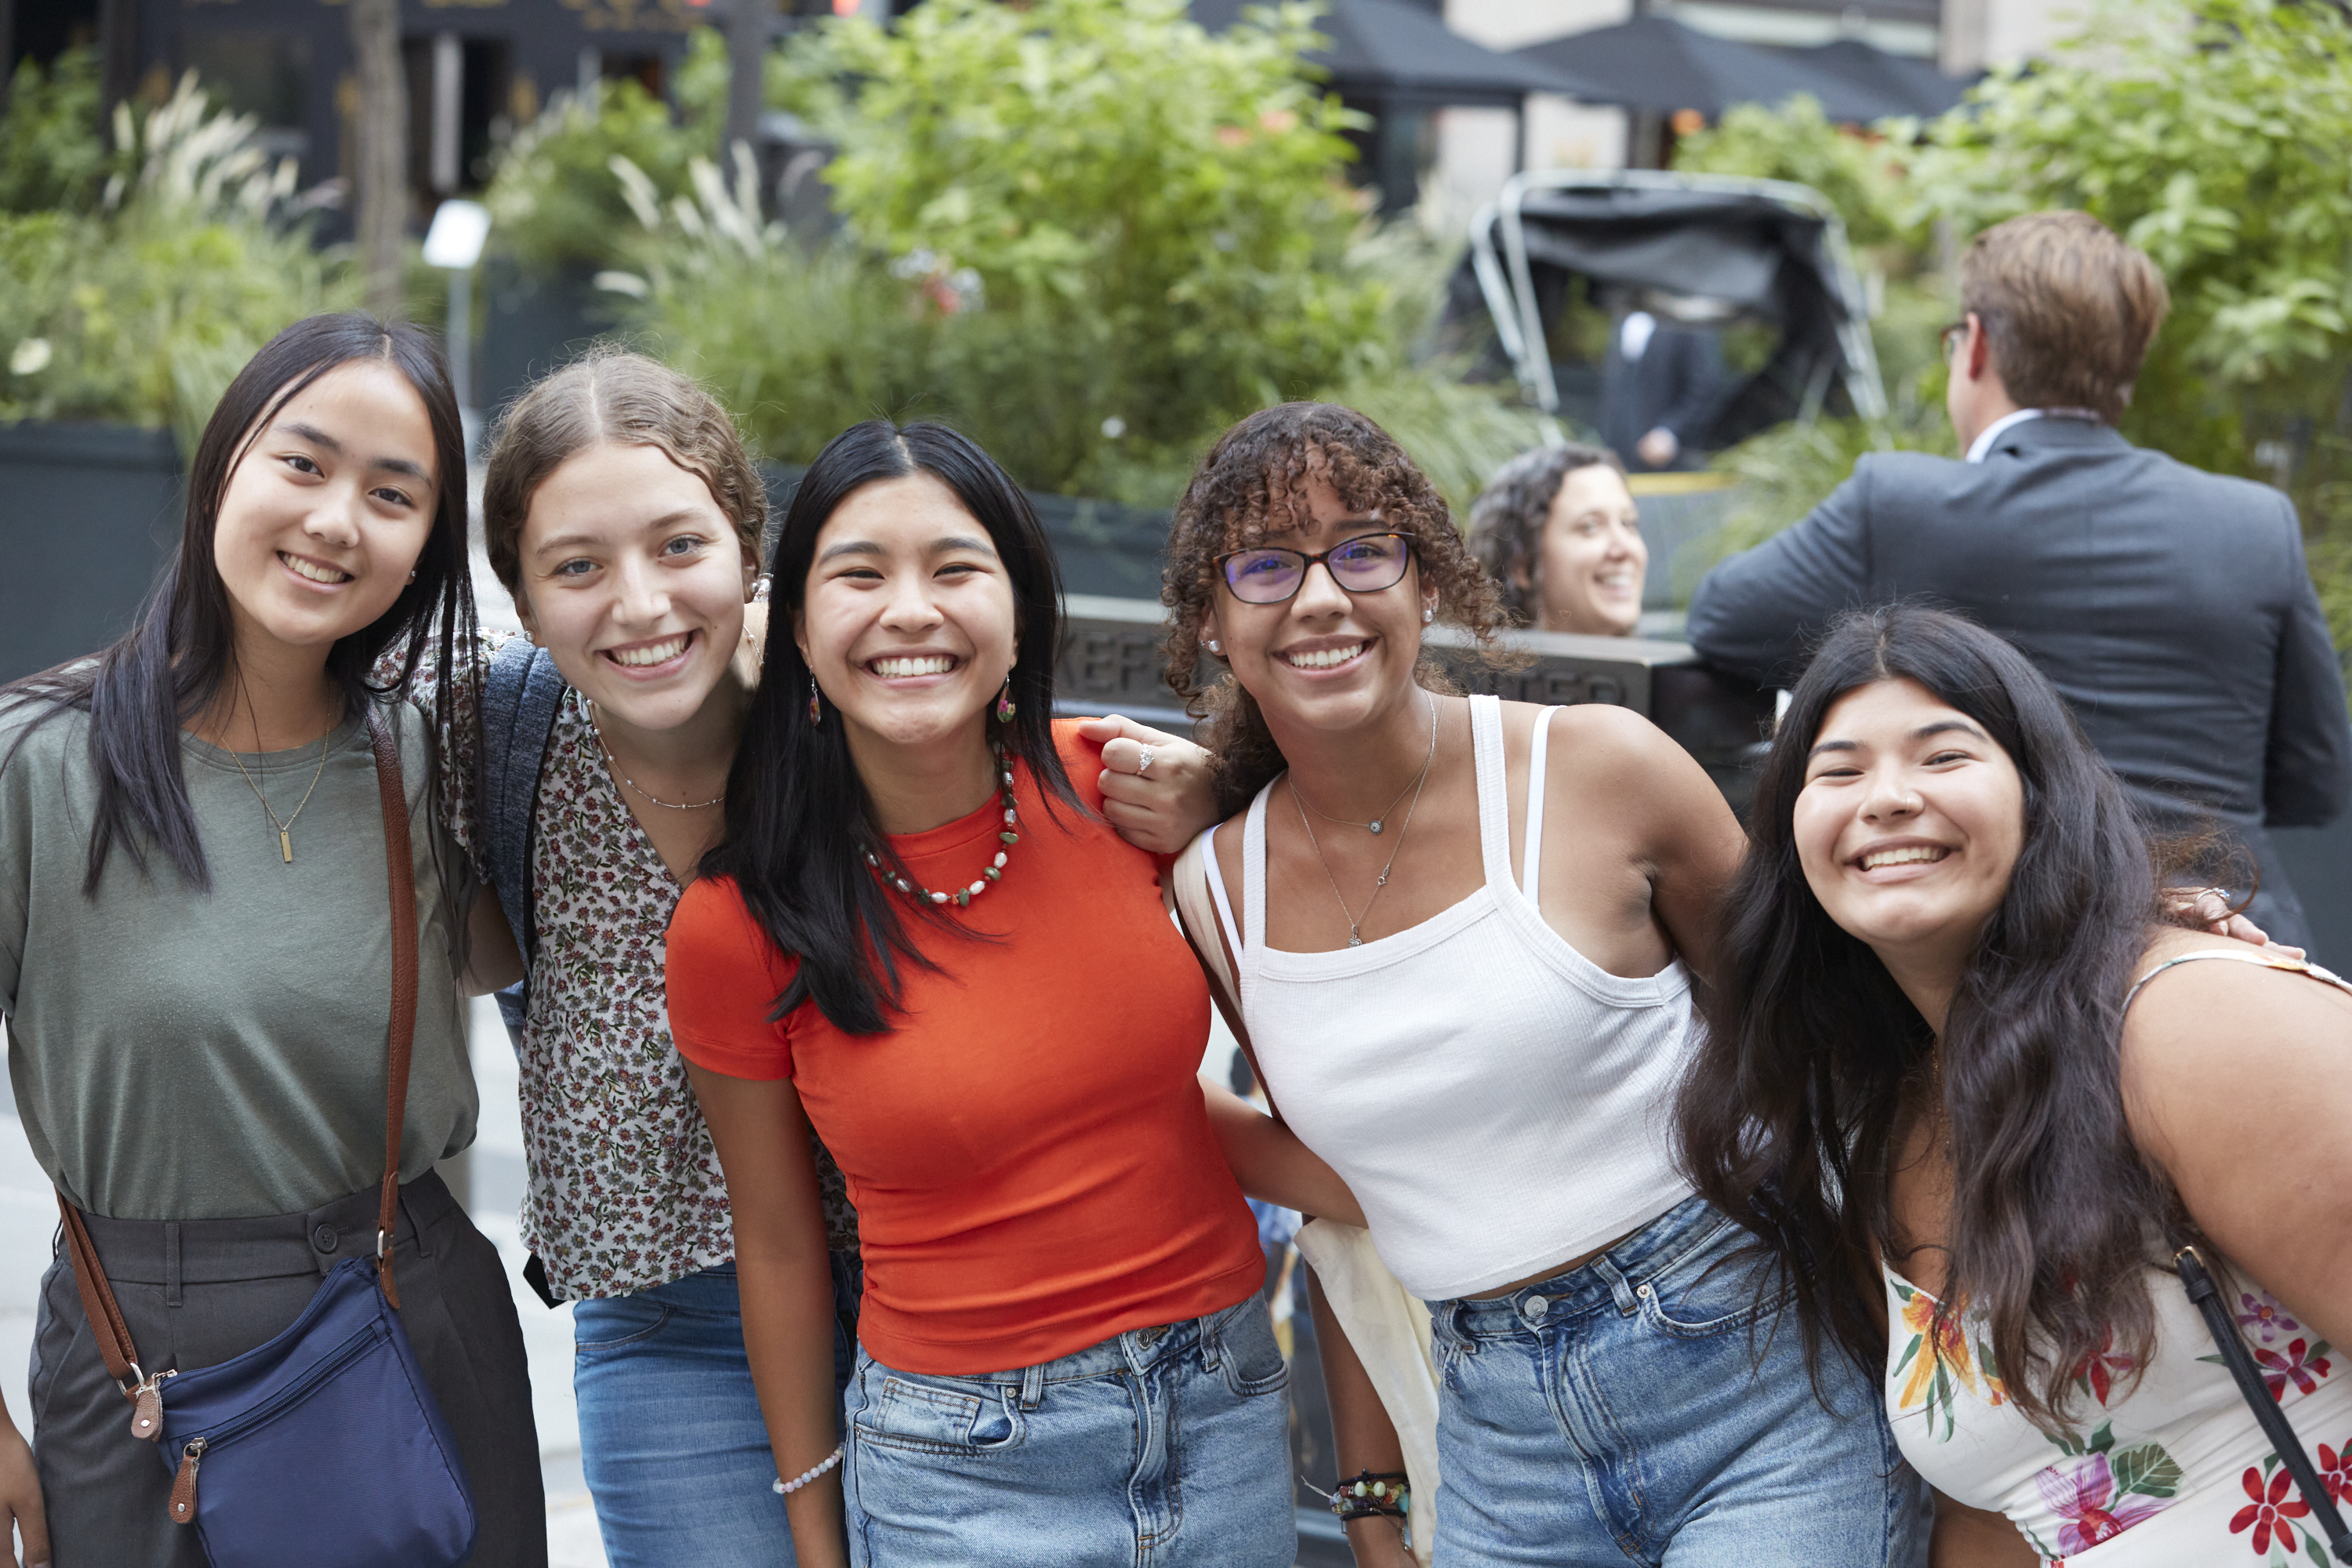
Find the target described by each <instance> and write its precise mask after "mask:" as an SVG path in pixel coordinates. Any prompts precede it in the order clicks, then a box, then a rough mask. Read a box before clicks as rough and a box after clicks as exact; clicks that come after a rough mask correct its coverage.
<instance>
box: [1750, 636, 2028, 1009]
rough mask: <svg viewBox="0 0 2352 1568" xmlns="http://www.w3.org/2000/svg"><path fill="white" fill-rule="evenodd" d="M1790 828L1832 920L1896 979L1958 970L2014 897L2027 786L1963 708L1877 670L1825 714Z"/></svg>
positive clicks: (1807, 874) (1955, 973) (1955, 974)
mask: <svg viewBox="0 0 2352 1568" xmlns="http://www.w3.org/2000/svg"><path fill="white" fill-rule="evenodd" d="M1793 826H1794V833H1795V839H1796V845H1797V853H1798V858H1799V859H1800V860H1801V862H1802V864H1803V866H1804V871H1805V880H1806V882H1807V883H1808V884H1810V885H1811V888H1812V890H1813V896H1814V897H1815V898H1817V899H1819V900H1821V904H1822V910H1824V911H1826V912H1827V913H1828V915H1829V917H1830V918H1831V919H1832V920H1833V921H1836V922H1837V923H1838V925H1839V926H1840V927H1842V928H1843V930H1845V931H1847V932H1848V933H1849V934H1851V935H1853V936H1854V937H1857V938H1859V939H1860V940H1861V941H1863V942H1866V943H1868V944H1869V945H1870V946H1871V947H1872V948H1873V949H1874V951H1876V952H1877V953H1878V955H1879V956H1880V958H1882V959H1884V960H1885V961H1886V963H1887V964H1888V967H1889V968H1890V969H1892V970H1895V971H1896V972H1897V975H1898V978H1900V977H1901V975H1902V973H1903V972H1904V971H1905V970H1906V969H1908V970H1911V971H1913V972H1917V971H1918V970H1919V969H1920V967H1921V966H1923V965H1924V966H1927V968H1929V969H1933V970H1936V971H1940V972H1945V973H1948V977H1949V979H1950V980H1957V978H1958V973H1959V971H1960V969H1961V968H1962V967H1963V966H1964V965H1965V964H1966V963H1967V962H1968V958H1969V953H1971V952H1973V951H1974V950H1975V947H1976V942H1977V939H1978V937H1979V934H1980V933H1981V932H1982V931H1983V930H1984V927H1985V922H1986V921H1988V920H1990V918H1991V916H1992V913H1993V911H1994V910H1996V909H1998V908H1999V907H2000V901H2001V900H2002V899H2003V898H2004V897H2005V896H2007V894H2008V891H2009V879H2010V874H2011V871H2012V870H2013V869H2015V868H2016V865H2017V857H2018V854H2019V852H2020V851H2021V848H2022V847H2023V846H2024V840H2025V786H2024V784H2023V781H2022V780H2021V779H2020V777H2019V776H2018V772H2017V765H2016V763H2014V762H2013V761H2011V757H2010V754H2009V753H2008V752H2006V751H2004V750H2002V749H2001V747H2000V745H1999V744H1998V743H1996V742H1994V741H1992V740H1991V739H1990V738H1989V737H1988V736H1987V735H1986V734H1985V733H1984V731H1982V730H1981V729H1979V727H1978V725H1977V724H1976V722H1975V721H1972V720H1970V719H1969V717H1968V716H1967V715H1966V714H1964V713H1962V712H1960V711H1959V710H1958V709H1956V708H1953V707H1951V706H1949V705H1948V704H1947V703H1945V702H1944V701H1943V700H1940V699H1939V698H1937V697H1936V696H1935V695H1934V694H1933V693H1932V692H1930V691H1928V690H1927V688H1925V687H1923V686H1921V685H1920V684H1919V683H1918V682H1916V681H1915V680H1909V679H1894V680H1878V681H1873V682H1872V683H1870V684H1869V685H1867V686H1860V687H1856V688H1855V689H1853V690H1852V691H1849V692H1847V693H1846V694H1845V695H1844V696H1843V697H1842V698H1840V699H1838V700H1837V701H1836V702H1835V703H1834V704H1832V706H1831V708H1830V710H1829V711H1828V712H1827V713H1826V714H1825V715H1823V717H1822V727H1821V731H1820V732H1819V733H1818V734H1817V735H1816V736H1815V737H1814V743H1813V748H1812V752H1811V755H1810V757H1809V758H1808V760H1807V763H1806V766H1805V784H1804V787H1803V789H1802V790H1801V791H1800V792H1799V794H1798V795H1797V800H1796V809H1795V816H1794V822H1793ZM1947 984H1948V982H1947Z"/></svg>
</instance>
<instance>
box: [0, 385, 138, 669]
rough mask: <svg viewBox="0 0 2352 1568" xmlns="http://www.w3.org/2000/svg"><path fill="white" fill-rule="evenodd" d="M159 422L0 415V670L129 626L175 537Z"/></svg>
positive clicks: (61, 654) (47, 659)
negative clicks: (9, 420)
mask: <svg viewBox="0 0 2352 1568" xmlns="http://www.w3.org/2000/svg"><path fill="white" fill-rule="evenodd" d="M181 507H182V500H181V475H180V458H179V453H178V450H177V447H176V446H175V445H174V443H173V439H172V433H171V432H170V431H168V430H142V429H138V428H135V427H133V426H127V425H80V424H65V423H56V424H49V423H38V422H34V423H26V424H21V425H0V561H5V563H6V569H5V571H0V680H14V679H16V678H17V677H19V676H25V675H30V674H32V673H33V672H34V671H36V670H39V669H47V668H48V667H49V666H51V665H53V664H58V663H62V662H63V661H64V660H66V659H68V658H73V657H74V656H75V655H77V654H85V653H90V652H94V651H96V650H97V649H98V648H100V647H104V646H105V645H106V644H108V643H110V642H111V641H113V640H114V639H115V638H116V637H121V635H122V634H123V633H124V632H125V631H127V630H129V629H130V626H131V621H132V619H133V618H134V617H135V616H137V614H138V611H139V605H140V604H141V602H142V600H143V599H144V598H145V597H146V595H147V591H148V590H149V588H151V587H152V586H153V584H154V581H155V576H156V574H157V573H158V572H159V571H161V570H162V568H163V563H164V562H165V561H166V560H167V559H169V558H170V555H171V553H172V551H173V548H174V547H175V546H176V545H177V544H178V543H179V542H180V524H181Z"/></svg>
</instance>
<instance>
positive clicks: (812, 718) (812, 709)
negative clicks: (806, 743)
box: [809, 675, 824, 724]
mask: <svg viewBox="0 0 2352 1568" xmlns="http://www.w3.org/2000/svg"><path fill="white" fill-rule="evenodd" d="M809 722H810V723H812V724H822V723H824V705H823V704H821V703H820V702H818V701H817V700H816V677H815V676H814V675H812V676H810V677H809Z"/></svg>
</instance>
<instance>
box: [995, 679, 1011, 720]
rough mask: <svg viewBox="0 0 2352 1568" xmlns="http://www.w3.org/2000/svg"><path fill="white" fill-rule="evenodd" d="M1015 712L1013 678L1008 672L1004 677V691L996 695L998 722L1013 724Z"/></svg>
mask: <svg viewBox="0 0 2352 1568" xmlns="http://www.w3.org/2000/svg"><path fill="white" fill-rule="evenodd" d="M1013 711H1014V710H1013V676H1012V674H1011V672H1009V671H1008V672H1007V673H1006V675H1005V677H1004V689H1003V690H1002V691H1000V692H998V693H997V694H996V721H997V722H998V723H1000V724H1010V723H1012V722H1013Z"/></svg>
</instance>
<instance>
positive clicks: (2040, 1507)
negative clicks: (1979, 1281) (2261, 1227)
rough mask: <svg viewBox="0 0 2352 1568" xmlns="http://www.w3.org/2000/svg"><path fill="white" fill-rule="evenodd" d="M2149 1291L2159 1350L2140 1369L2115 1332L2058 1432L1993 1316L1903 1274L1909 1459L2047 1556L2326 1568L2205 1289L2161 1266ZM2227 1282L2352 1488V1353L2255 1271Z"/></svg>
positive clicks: (1901, 1340)
mask: <svg viewBox="0 0 2352 1568" xmlns="http://www.w3.org/2000/svg"><path fill="white" fill-rule="evenodd" d="M2148 1288H2149V1290H2150V1291H2151V1292H2152V1294H2153V1298H2154V1300H2155V1304H2156V1321H2157V1338H2156V1346H2157V1349H2156V1354H2155V1356H2154V1357H2153V1359H2152V1360H2151V1362H2150V1363H2149V1364H2148V1366H2147V1368H2145V1369H2141V1368H2138V1367H2136V1366H2135V1365H2134V1364H2133V1363H2132V1361H2131V1360H2130V1358H2128V1357H2126V1356H2123V1355H2120V1354H2117V1353H2116V1352H2115V1350H2114V1347H2113V1345H2112V1344H2109V1345H2107V1346H2105V1347H2102V1349H2101V1350H2100V1351H2099V1352H2097V1353H2095V1354H2093V1355H2091V1356H2088V1357H2086V1358H2085V1359H2084V1362H2083V1363H2082V1364H2081V1365H2080V1366H2078V1367H2076V1368H2075V1369H2074V1387H2075V1391H2076V1393H2077V1394H2079V1396H2080V1397H2079V1399H2078V1400H2077V1402H2076V1403H2075V1405H2074V1407H2073V1413H2074V1416H2075V1417H2076V1420H2077V1423H2078V1424H2077V1426H2074V1428H2073V1429H2070V1430H2069V1431H2067V1432H2066V1433H2065V1434H2063V1436H2058V1437H2052V1436H2048V1435H2047V1434H2045V1433H2043V1432H2042V1431H2041V1430H2039V1429H2038V1428H2036V1427H2035V1426H2032V1424H2031V1423H2030V1422H2028V1421H2027V1420H2026V1419H2025V1418H2024V1417H2023V1416H2021V1415H2019V1414H2018V1413H2017V1411H2016V1409H2015V1407H2014V1406H2012V1405H2010V1404H2009V1401H2008V1390H2007V1386H2006V1384H2004V1383H2003V1381H2002V1379H2001V1375H2000V1370H1999V1368H1997V1367H1996V1366H1995V1365H1994V1364H1993V1356H1992V1346H1991V1343H1990V1340H1991V1335H1990V1331H1989V1330H1988V1328H1987V1325H1986V1321H1985V1319H1984V1315H1983V1314H1982V1313H1981V1312H1979V1311H1974V1310H1966V1309H1964V1310H1960V1311H1958V1313H1947V1314H1945V1316H1944V1318H1943V1320H1942V1321H1941V1322H1938V1321H1937V1317H1936V1301H1935V1299H1934V1298H1933V1297H1931V1296H1929V1295H1928V1294H1927V1292H1926V1291H1925V1290H1922V1289H1918V1288H1917V1287H1916V1286H1915V1285H1912V1284H1910V1283H1909V1282H1908V1281H1906V1280H1905V1279H1902V1278H1900V1277H1899V1276H1897V1275H1895V1273H1893V1272H1892V1271H1888V1272H1887V1273H1886V1291H1887V1314H1888V1321H1889V1323H1890V1324H1891V1325H1892V1327H1893V1334H1892V1336H1891V1340H1890V1344H1889V1349H1888V1355H1887V1369H1888V1370H1887V1374H1886V1411H1887V1415H1889V1417H1891V1418H1892V1420H1893V1421H1894V1424H1895V1440H1896V1441H1897V1442H1898V1443H1899V1444H1901V1446H1902V1448H1903V1454H1904V1457H1905V1458H1907V1459H1909V1460H1910V1461H1911V1464H1912V1466H1913V1468H1916V1469H1917V1470H1918V1471H1919V1473H1920V1474H1921V1475H1923V1476H1925V1477H1927V1479H1928V1481H1929V1482H1930V1483H1932V1484H1933V1485H1934V1486H1935V1487H1936V1489H1937V1490H1938V1491H1941V1492H1943V1493H1944V1494H1945V1495H1947V1496H1948V1497H1950V1498H1952V1499H1954V1500H1957V1501H1959V1502H1963V1503H1966V1504H1968V1505H1969V1506H1970V1507H1972V1508H1981V1509H1989V1510H1995V1511H1998V1512H2000V1513H2003V1514H2006V1515H2008V1517H2009V1520H2010V1522H2011V1523H2012V1524H2014V1525H2016V1526H2017V1528H2018V1531H2020V1533H2021V1534H2022V1535H2023V1536H2024V1537H2025V1539H2026V1541H2027V1542H2029V1543H2030V1544H2031V1545H2032V1547H2033V1549H2034V1550H2035V1551H2036V1552H2040V1553H2041V1554H2042V1560H2043V1561H2044V1562H2045V1563H2053V1564H2065V1565H2067V1568H2106V1565H2122V1568H2222V1565H2226V1564H2230V1563H2246V1564H2248V1565H2249V1568H2278V1565H2281V1564H2287V1563H2303V1562H2306V1561H2307V1562H2310V1563H2316V1564H2319V1565H2320V1568H2326V1563H2327V1562H2328V1561H2329V1559H2328V1556H2327V1545H2326V1542H2325V1541H2324V1540H2323V1539H2321V1537H2320V1536H2319V1535H2318V1533H2317V1532H2316V1531H2315V1529H2314V1527H2313V1521H2312V1520H2311V1517H2310V1510H2309V1508H2308V1507H2306V1506H2305V1503H2304V1501H2303V1499H2302V1498H2301V1497H2300V1496H2299V1495H2298V1494H2297V1493H2296V1491H2295V1487H2294V1479H2293V1478H2292V1477H2291V1476H2289V1475H2288V1474H2287V1471H2286V1468H2285V1467H2284V1466H2283V1465H2282V1464H2280V1463H2279V1458H2278V1455H2277V1454H2276V1453H2275V1452H2273V1449H2272V1447H2271V1444H2270V1440H2269V1439H2268V1438H2267V1437H2265V1436H2263V1429H2262V1427H2261V1426H2260V1425H2259V1424H2258V1423H2257V1422H2256V1421H2255V1419H2254V1415H2253V1412H2252V1411H2251V1410H2249V1409H2247V1408H2246V1405H2245V1402H2244V1400H2243V1399H2242V1397H2241V1396H2240V1395H2239V1393H2238V1385H2237V1384H2236V1383H2235V1382H2234V1381H2233V1380H2232V1379H2231V1375H2230V1371H2229V1368H2228V1367H2227V1366H2226V1365H2225V1364H2223V1363H2222V1361H2221V1356H2220V1354H2219V1352H2216V1351H2215V1350H2214V1348H2213V1342H2212V1340H2211V1338H2210V1336H2209V1335H2208V1334H2207V1333H2206V1331H2205V1323H2204V1320H2203V1319H2201V1318H2200V1317H2199V1316H2198V1315H2197V1310H2196V1308H2195V1307H2193V1306H2192V1305H2190V1304H2189V1297H2188V1293H2187V1292H2186V1291H2184V1290H2183V1289H2180V1287H2179V1282H2178V1281H2176V1280H2175V1279H2173V1278H2172V1277H2171V1276H2170V1274H2169V1273H2168V1272H2165V1271H2162V1270H2156V1271H2152V1272H2151V1274H2150V1276H2149V1280H2148ZM2228 1295H2229V1296H2230V1297H2231V1298H2232V1299H2233V1300H2234V1307H2235V1313H2234V1315H2235V1317H2236V1320H2237V1326H2238V1331H2239V1332H2240V1334H2241V1335H2242V1336H2243V1338H2244V1339H2245V1341H2246V1343H2247V1346H2248V1348H2249V1349H2251V1350H2252V1352H2253V1357H2254V1363H2255V1365H2256V1366H2257V1367H2259V1368H2260V1369H2261V1370H2262V1373H2263V1381H2264V1383H2265V1384H2268V1386H2269V1390H2270V1396H2271V1397H2272V1398H2273V1399H2275V1400H2277V1401H2278V1402H2279V1405H2280V1407H2281V1409H2282V1410H2284V1413H2285V1415H2286V1417H2287V1419H2288V1420H2289V1421H2290V1422H2292V1423H2293V1424H2294V1428H2295V1432H2296V1435H2297V1436H2300V1437H2301V1438H2302V1439H2303V1440H2304V1444H2305V1447H2306V1449H2308V1450H2309V1451H2310V1452H2311V1453H2312V1454H2314V1455H2315V1457H2316V1458H2317V1461H2318V1468H2320V1470H2321V1471H2322V1473H2323V1479H2325V1482H2326V1487H2327V1489H2328V1491H2329V1493H2330V1494H2331V1495H2333V1496H2335V1497H2336V1499H2337V1500H2339V1502H2352V1376H2347V1375H2346V1373H2345V1371H2344V1355H2343V1352H2340V1351H2338V1350H2337V1349H2336V1347H2334V1346H2332V1345H2330V1344H2329V1343H2328V1342H2326V1340H2323V1339H2321V1338H2320V1337H2319V1336H2318V1334H2317V1333H2315V1332H2314V1331H2312V1330H2311V1329H2310V1328H2309V1327H2307V1326H2306V1325H2305V1324H2303V1323H2300V1322H2297V1321H2295V1320H2294V1317H2293V1316H2292V1315H2291V1314H2289V1313H2288V1312H2287V1310H2285V1309H2284V1307H2282V1306H2281V1305H2280V1304H2279V1303H2278V1301H2277V1300H2275V1299H2274V1298H2273V1297H2271V1296H2270V1295H2268V1294H2267V1293H2265V1292H2263V1290H2262V1289H2259V1288H2258V1287H2252V1286H2249V1285H2248V1284H2246V1283H2244V1282H2243V1281H2242V1277H2241V1283H2239V1284H2238V1285H2237V1286H2235V1287H2234V1288H2231V1289H2229V1291H2228ZM2135 1373H2138V1376H2137V1381H2135V1379H2134V1374H2135Z"/></svg>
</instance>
